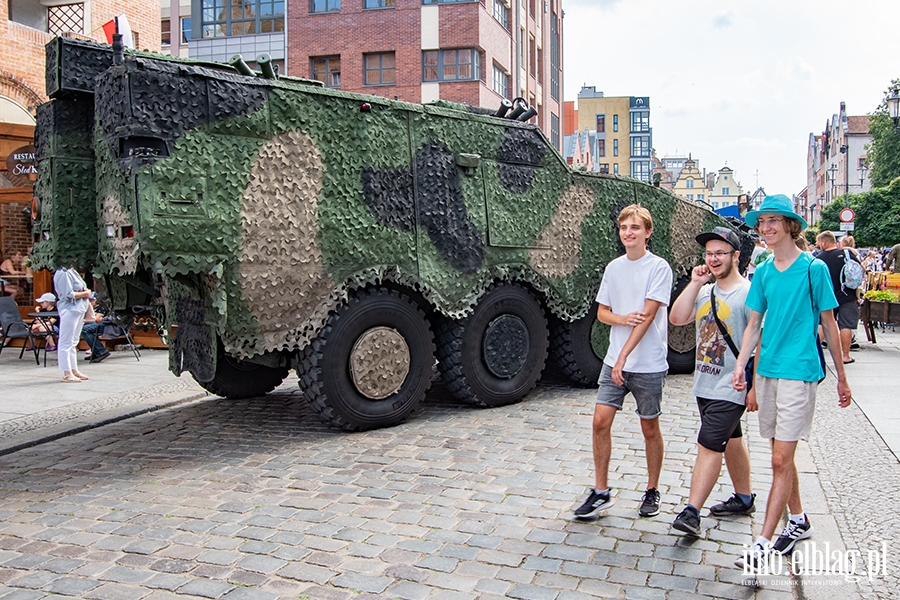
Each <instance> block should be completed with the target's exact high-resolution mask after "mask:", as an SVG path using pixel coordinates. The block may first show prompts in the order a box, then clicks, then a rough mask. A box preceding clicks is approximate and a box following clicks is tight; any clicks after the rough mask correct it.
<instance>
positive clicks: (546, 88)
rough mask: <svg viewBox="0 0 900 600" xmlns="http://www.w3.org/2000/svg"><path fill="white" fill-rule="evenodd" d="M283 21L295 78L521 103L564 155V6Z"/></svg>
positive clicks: (390, 2) (383, 8)
mask: <svg viewBox="0 0 900 600" xmlns="http://www.w3.org/2000/svg"><path fill="white" fill-rule="evenodd" d="M257 1H259V0H257ZM195 2H196V0H195ZM287 16H288V27H287V31H288V44H287V46H288V51H287V64H288V70H289V71H288V72H289V73H290V74H291V75H296V76H302V77H311V78H314V79H318V80H320V81H323V82H324V83H325V84H326V85H327V86H329V87H335V88H340V89H342V90H347V91H351V92H363V93H369V94H375V95H379V96H385V97H388V98H398V99H400V100H405V101H409V102H429V101H432V100H437V99H444V100H451V101H455V102H464V103H466V104H469V105H473V106H482V107H489V108H493V107H497V106H499V105H500V102H501V100H502V99H503V98H508V99H512V98H515V97H521V98H523V99H524V100H525V101H526V102H528V103H529V104H530V105H531V106H534V107H535V108H536V109H537V110H538V116H537V117H536V118H535V121H536V122H537V124H538V125H539V126H540V127H541V129H542V130H543V131H544V132H545V133H546V135H547V137H548V138H549V139H550V140H551V142H553V144H554V145H555V146H556V147H557V149H559V148H560V142H561V139H560V138H561V122H562V119H561V117H562V112H561V111H562V6H561V0H546V1H545V0H480V1H479V0H291V1H290V2H289V3H288V13H287Z"/></svg>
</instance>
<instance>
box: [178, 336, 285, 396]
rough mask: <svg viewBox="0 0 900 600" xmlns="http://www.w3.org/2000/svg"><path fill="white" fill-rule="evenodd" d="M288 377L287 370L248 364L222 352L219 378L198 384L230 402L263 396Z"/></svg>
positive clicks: (217, 368)
mask: <svg viewBox="0 0 900 600" xmlns="http://www.w3.org/2000/svg"><path fill="white" fill-rule="evenodd" d="M287 376H288V369H287V367H267V366H265V365H257V364H253V363H249V362H246V361H243V360H240V359H237V358H234V357H231V356H228V355H227V354H225V353H224V352H223V351H222V350H221V348H220V349H219V356H218V358H217V359H216V376H215V377H213V379H212V380H211V381H198V380H197V378H196V377H195V378H194V380H195V381H197V383H199V384H200V386H201V387H202V388H203V389H205V390H206V391H207V392H209V393H210V394H215V395H216V396H222V397H223V398H228V399H230V400H238V399H240V398H253V397H255V396H264V395H266V394H268V393H269V392H271V391H272V390H274V389H275V388H277V387H278V386H279V385H281V382H282V381H284V379H285V377H287Z"/></svg>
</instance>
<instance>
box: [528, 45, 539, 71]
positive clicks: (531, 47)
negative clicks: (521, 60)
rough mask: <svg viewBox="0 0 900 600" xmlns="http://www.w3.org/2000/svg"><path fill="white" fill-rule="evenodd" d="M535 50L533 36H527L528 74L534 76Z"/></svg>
mask: <svg viewBox="0 0 900 600" xmlns="http://www.w3.org/2000/svg"><path fill="white" fill-rule="evenodd" d="M536 58H537V52H536V51H535V43H534V36H531V35H530V36H528V74H529V75H531V76H532V77H534V71H535V59H536Z"/></svg>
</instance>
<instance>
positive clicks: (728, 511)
mask: <svg viewBox="0 0 900 600" xmlns="http://www.w3.org/2000/svg"><path fill="white" fill-rule="evenodd" d="M755 500H756V494H750V505H749V506H747V505H746V504H744V501H743V500H741V499H740V498H739V497H738V495H737V494H732V496H731V498H729V499H728V500H726V501H725V502H720V503H719V504H713V505H712V506H710V507H709V512H710V514H713V515H752V514H753V511H755V510H756V502H755Z"/></svg>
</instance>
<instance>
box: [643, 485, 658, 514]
mask: <svg viewBox="0 0 900 600" xmlns="http://www.w3.org/2000/svg"><path fill="white" fill-rule="evenodd" d="M658 514H659V490H657V489H656V488H650V489H649V490H647V491H646V492H644V501H643V502H641V516H642V517H655V516H656V515H658Z"/></svg>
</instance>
